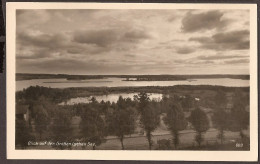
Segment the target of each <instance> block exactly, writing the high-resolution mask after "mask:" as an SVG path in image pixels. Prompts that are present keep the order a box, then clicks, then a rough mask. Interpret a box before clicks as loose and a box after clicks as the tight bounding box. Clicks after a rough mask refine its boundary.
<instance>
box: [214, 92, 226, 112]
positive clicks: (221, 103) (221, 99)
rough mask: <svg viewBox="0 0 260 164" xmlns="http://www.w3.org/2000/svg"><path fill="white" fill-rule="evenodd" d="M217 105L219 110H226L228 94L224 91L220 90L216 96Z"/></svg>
mask: <svg viewBox="0 0 260 164" xmlns="http://www.w3.org/2000/svg"><path fill="white" fill-rule="evenodd" d="M215 105H216V106H217V107H218V108H225V107H226V105H227V98H226V93H225V92H224V91H223V90H218V92H217V94H216V95H215Z"/></svg>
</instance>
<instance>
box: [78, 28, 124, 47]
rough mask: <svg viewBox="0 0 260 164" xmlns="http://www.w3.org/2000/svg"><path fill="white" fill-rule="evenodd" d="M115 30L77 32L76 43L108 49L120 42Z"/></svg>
mask: <svg viewBox="0 0 260 164" xmlns="http://www.w3.org/2000/svg"><path fill="white" fill-rule="evenodd" d="M118 39H119V38H118V36H117V34H116V31H115V30H111V29H105V30H87V31H77V32H75V33H74V41H75V42H78V43H83V44H95V45H97V46H101V47H106V46H108V45H110V44H113V43H114V42H116V41H118Z"/></svg>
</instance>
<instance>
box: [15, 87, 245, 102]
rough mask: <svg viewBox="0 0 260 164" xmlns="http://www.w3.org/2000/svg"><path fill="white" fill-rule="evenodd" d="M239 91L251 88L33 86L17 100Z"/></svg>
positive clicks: (55, 100) (18, 96)
mask: <svg viewBox="0 0 260 164" xmlns="http://www.w3.org/2000/svg"><path fill="white" fill-rule="evenodd" d="M237 89H239V90H240V91H242V92H247V93H249V87H224V86H212V85H194V86H193V85H175V86H146V87H78V88H76V87H75V88H74V87H73V88H47V87H41V86H36V87H34V86H31V87H29V88H27V89H24V90H23V91H17V92H16V96H17V97H16V100H20V99H22V98H25V99H27V98H29V97H30V98H37V97H41V96H44V97H46V98H48V99H49V100H50V101H53V102H56V103H60V102H63V101H65V100H68V99H70V98H75V97H88V96H93V95H107V94H113V93H137V92H147V93H162V94H165V93H169V92H182V93H185V92H186V91H209V90H210V91H219V90H222V91H224V92H234V91H235V90H237Z"/></svg>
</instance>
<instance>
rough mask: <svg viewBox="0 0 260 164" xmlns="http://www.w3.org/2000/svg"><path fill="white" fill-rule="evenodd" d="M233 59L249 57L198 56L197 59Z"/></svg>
mask: <svg viewBox="0 0 260 164" xmlns="http://www.w3.org/2000/svg"><path fill="white" fill-rule="evenodd" d="M233 58H248V56H239V55H230V56H225V55H220V54H217V55H211V56H204V55H201V56H198V57H197V59H199V60H222V59H233Z"/></svg>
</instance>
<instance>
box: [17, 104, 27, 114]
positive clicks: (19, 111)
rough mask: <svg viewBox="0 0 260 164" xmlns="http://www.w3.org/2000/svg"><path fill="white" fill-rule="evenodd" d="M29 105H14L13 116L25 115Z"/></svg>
mask: <svg viewBox="0 0 260 164" xmlns="http://www.w3.org/2000/svg"><path fill="white" fill-rule="evenodd" d="M28 108H29V105H16V107H15V114H26V113H27V109H28Z"/></svg>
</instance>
